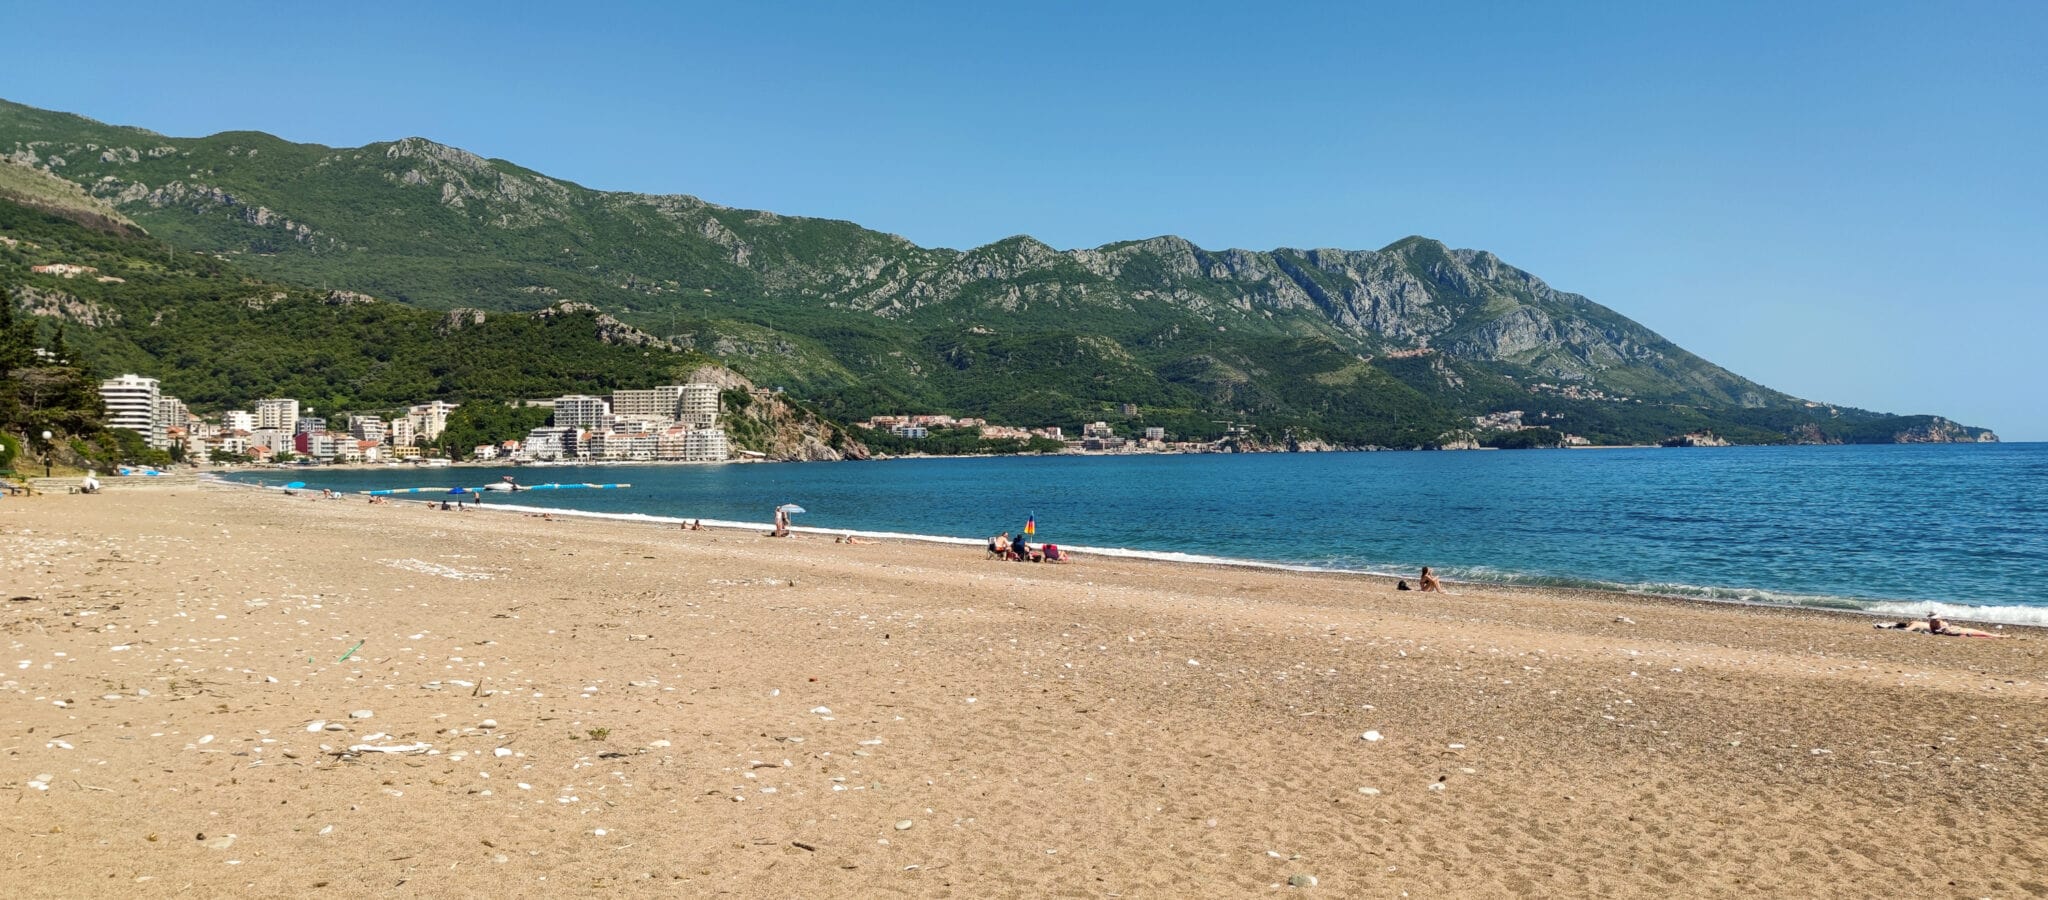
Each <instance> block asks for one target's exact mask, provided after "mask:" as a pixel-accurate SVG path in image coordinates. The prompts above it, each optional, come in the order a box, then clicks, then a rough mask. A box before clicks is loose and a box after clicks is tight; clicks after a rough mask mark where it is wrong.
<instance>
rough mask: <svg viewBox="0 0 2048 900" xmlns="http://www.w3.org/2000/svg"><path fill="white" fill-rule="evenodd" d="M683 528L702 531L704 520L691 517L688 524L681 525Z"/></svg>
mask: <svg viewBox="0 0 2048 900" xmlns="http://www.w3.org/2000/svg"><path fill="white" fill-rule="evenodd" d="M683 530H684V531H703V530H704V520H703V519H692V520H691V521H690V524H688V525H685V526H683Z"/></svg>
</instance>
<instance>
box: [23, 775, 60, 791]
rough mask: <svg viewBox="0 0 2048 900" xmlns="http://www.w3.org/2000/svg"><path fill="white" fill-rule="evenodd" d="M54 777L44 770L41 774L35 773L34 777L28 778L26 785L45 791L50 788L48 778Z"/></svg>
mask: <svg viewBox="0 0 2048 900" xmlns="http://www.w3.org/2000/svg"><path fill="white" fill-rule="evenodd" d="M55 777H57V776H55V775H51V774H49V773H48V772H45V773H43V774H41V775H37V776H36V777H34V778H31V779H29V780H28V786H29V787H32V788H35V789H36V790H39V791H47V790H49V789H50V779H52V778H55Z"/></svg>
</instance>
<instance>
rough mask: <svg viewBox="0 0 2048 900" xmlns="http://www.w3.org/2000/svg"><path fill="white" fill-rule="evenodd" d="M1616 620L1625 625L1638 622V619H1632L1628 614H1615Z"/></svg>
mask: <svg viewBox="0 0 2048 900" xmlns="http://www.w3.org/2000/svg"><path fill="white" fill-rule="evenodd" d="M1614 621H1616V622H1618V623H1620V624H1623V625H1634V624H1635V623H1636V620H1634V619H1631V618H1629V617H1627V616H1615V617H1614Z"/></svg>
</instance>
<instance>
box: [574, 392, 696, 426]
mask: <svg viewBox="0 0 2048 900" xmlns="http://www.w3.org/2000/svg"><path fill="white" fill-rule="evenodd" d="M558 402H559V401H558ZM682 412H683V386H682V385H680V384H671V385H666V386H663V387H657V388H648V389H646V390H631V391H613V392H612V415H613V416H616V417H618V418H621V419H644V420H647V421H652V422H673V421H675V420H676V419H677V417H679V416H681V415H682Z"/></svg>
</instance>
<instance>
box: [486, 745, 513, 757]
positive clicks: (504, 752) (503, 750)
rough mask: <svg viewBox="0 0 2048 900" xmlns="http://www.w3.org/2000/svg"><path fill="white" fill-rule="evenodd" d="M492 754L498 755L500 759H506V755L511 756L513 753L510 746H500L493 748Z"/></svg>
mask: <svg viewBox="0 0 2048 900" xmlns="http://www.w3.org/2000/svg"><path fill="white" fill-rule="evenodd" d="M491 755H492V756H495V757H497V758H499V759H504V758H505V757H507V756H511V755H512V748H510V747H499V748H498V749H496V750H492V751H491Z"/></svg>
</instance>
